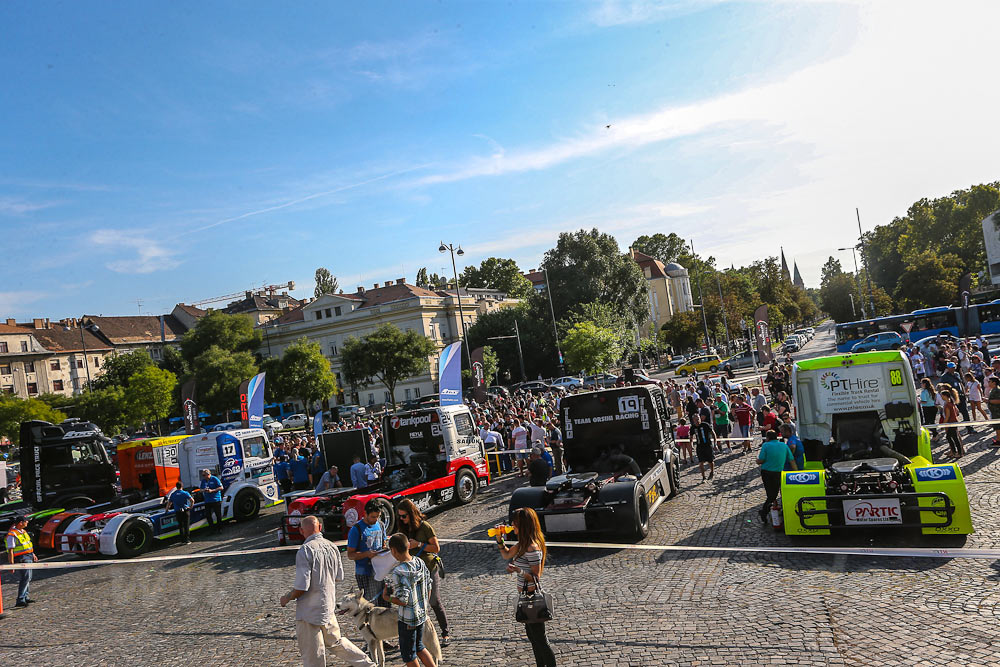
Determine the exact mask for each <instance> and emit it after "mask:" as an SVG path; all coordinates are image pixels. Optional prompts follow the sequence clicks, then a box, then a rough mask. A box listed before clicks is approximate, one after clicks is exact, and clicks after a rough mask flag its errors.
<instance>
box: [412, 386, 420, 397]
mask: <svg viewBox="0 0 1000 667" xmlns="http://www.w3.org/2000/svg"><path fill="white" fill-rule="evenodd" d="M413 396H414V398H420V387H415V388H414V389H413Z"/></svg>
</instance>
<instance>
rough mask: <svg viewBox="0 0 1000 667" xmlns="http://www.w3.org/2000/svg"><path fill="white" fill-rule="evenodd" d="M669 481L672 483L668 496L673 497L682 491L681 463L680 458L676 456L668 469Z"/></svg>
mask: <svg viewBox="0 0 1000 667" xmlns="http://www.w3.org/2000/svg"><path fill="white" fill-rule="evenodd" d="M667 482H668V483H669V484H670V492H669V493H668V494H667V498H668V499H670V498H673V497H674V496H676V495H677V494H678V493H680V491H681V464H680V460H679V459H678V458H676V457H674V460H673V461H671V462H670V469H669V470H668V471H667Z"/></svg>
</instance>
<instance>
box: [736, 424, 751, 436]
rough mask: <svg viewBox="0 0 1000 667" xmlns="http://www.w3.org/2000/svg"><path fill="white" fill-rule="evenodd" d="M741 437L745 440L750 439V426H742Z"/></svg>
mask: <svg viewBox="0 0 1000 667" xmlns="http://www.w3.org/2000/svg"><path fill="white" fill-rule="evenodd" d="M739 426H740V435H742V436H743V437H744V438H749V437H750V424H740V425H739Z"/></svg>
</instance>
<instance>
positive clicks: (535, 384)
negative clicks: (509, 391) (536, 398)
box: [517, 380, 553, 394]
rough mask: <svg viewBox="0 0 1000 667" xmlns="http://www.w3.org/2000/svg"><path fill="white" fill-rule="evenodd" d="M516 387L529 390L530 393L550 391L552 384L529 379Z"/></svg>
mask: <svg viewBox="0 0 1000 667" xmlns="http://www.w3.org/2000/svg"><path fill="white" fill-rule="evenodd" d="M517 388H518V389H523V390H524V391H530V392H531V393H532V394H544V393H545V392H547V391H551V390H552V388H553V387H552V385H550V384H548V383H546V382H542V381H541V380H530V381H528V382H522V383H521V384H519V385H517Z"/></svg>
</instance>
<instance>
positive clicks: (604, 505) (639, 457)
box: [510, 385, 680, 539]
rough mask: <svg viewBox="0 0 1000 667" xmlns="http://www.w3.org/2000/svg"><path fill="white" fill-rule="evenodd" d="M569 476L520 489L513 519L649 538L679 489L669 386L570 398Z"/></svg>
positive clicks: (566, 429)
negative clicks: (524, 511)
mask: <svg viewBox="0 0 1000 667" xmlns="http://www.w3.org/2000/svg"><path fill="white" fill-rule="evenodd" d="M559 410H560V414H561V417H562V424H563V441H564V442H563V454H564V455H565V457H566V462H567V464H568V466H569V470H570V472H568V473H566V474H565V475H557V476H555V477H553V478H551V479H549V480H548V482H547V483H546V484H545V486H528V487H524V488H520V489H517V490H515V491H514V494H513V495H512V496H511V499H510V514H511V515H513V513H514V511H515V510H517V509H520V508H522V507H530V508H532V509H534V510H535V512H537V513H538V516H539V519H541V523H542V530H543V531H544V532H545V534H546V535H552V534H563V533H589V534H593V533H625V534H627V535H628V536H630V537H632V538H634V539H642V538H644V537H646V535H648V534H649V518H650V516H652V514H653V512H655V511H656V510H657V509H658V508H659V507H660V505H661V504H662V503H663V501H664V500H665V499H667V498H672V497H673V496H675V495H676V494H677V492H678V490H679V489H680V483H679V482H680V459H679V458H678V454H677V450H675V449H674V448H673V445H672V444H671V442H670V441H669V440H668V436H667V434H668V433H670V427H669V422H668V419H669V417H668V414H667V403H666V397H665V395H664V392H663V389H662V388H660V387H659V386H658V385H635V386H630V387H622V388H616V389H605V390H602V391H595V392H591V393H587V394H573V395H570V396H566V397H564V398H563V399H562V400H561V402H560V405H559Z"/></svg>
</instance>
